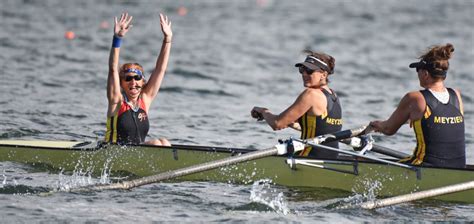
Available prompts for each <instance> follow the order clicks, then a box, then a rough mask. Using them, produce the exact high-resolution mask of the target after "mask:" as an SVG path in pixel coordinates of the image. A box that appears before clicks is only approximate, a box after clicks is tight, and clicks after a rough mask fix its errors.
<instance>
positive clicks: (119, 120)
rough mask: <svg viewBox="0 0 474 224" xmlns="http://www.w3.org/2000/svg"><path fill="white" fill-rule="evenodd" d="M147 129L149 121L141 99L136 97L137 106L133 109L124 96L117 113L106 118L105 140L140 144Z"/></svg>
mask: <svg viewBox="0 0 474 224" xmlns="http://www.w3.org/2000/svg"><path fill="white" fill-rule="evenodd" d="M149 129H150V123H149V121H148V115H147V113H146V110H145V103H144V102H143V99H142V98H139V99H138V108H136V109H135V110H134V109H133V108H132V107H131V106H130V105H129V104H128V103H127V97H126V96H125V97H124V100H123V101H122V103H121V105H120V109H119V110H118V111H117V113H115V114H114V115H113V116H111V117H108V118H107V131H106V134H105V142H109V143H117V144H121V145H123V144H140V143H143V142H144V141H145V137H146V135H147V134H148V130H149Z"/></svg>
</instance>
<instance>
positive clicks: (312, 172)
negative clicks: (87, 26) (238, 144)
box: [0, 140, 474, 203]
mask: <svg viewBox="0 0 474 224" xmlns="http://www.w3.org/2000/svg"><path fill="white" fill-rule="evenodd" d="M255 151H256V150H253V149H242V148H226V147H211V146H196V145H173V146H172V147H165V146H148V145H139V146H118V145H103V146H102V145H100V144H97V143H94V142H78V141H43V140H34V141H27V140H1V141H0V161H2V162H3V161H12V162H19V163H24V164H29V165H34V166H43V167H47V168H48V169H50V170H52V171H53V172H54V171H59V170H63V171H74V170H76V169H77V168H78V167H80V168H83V169H84V170H88V172H90V173H91V174H93V175H100V174H102V173H103V172H104V170H105V171H107V172H110V173H111V175H112V176H124V175H125V176H129V175H131V176H138V177H146V176H150V175H153V174H157V173H163V172H166V171H171V170H176V169H180V168H184V167H189V166H192V165H196V164H201V163H206V162H210V161H215V160H218V159H223V158H229V157H232V156H235V155H239V154H246V153H251V152H255ZM390 162H392V163H394V161H390ZM394 164H395V165H389V164H387V163H385V162H379V161H369V160H367V159H363V158H360V157H354V156H347V155H346V156H340V158H338V159H336V160H320V159H311V158H307V157H298V156H295V157H291V158H288V157H287V156H269V157H265V158H261V159H257V160H254V161H249V162H245V163H241V164H238V165H232V166H229V167H223V168H219V169H215V170H210V171H205V172H200V173H196V174H192V175H188V176H184V177H179V178H177V179H176V180H175V181H183V180H200V181H202V180H204V181H217V182H226V183H243V184H248V183H252V182H254V181H256V180H261V179H271V180H272V181H273V182H274V183H275V184H278V185H282V186H288V187H315V188H330V189H338V190H344V191H347V192H354V193H365V192H368V191H369V189H370V190H371V191H374V192H375V194H376V195H377V196H378V197H389V196H395V195H400V194H407V193H413V192H417V191H421V190H427V189H432V188H437V187H443V186H447V185H451V184H457V183H461V182H466V181H472V180H474V166H473V165H468V166H467V167H466V168H464V169H451V168H436V167H411V168H406V167H402V166H397V165H396V163H394ZM473 195H474V190H472V189H471V190H467V191H462V192H457V193H452V194H447V195H443V196H438V197H436V198H435V199H439V200H445V201H453V202H464V203H474V197H473Z"/></svg>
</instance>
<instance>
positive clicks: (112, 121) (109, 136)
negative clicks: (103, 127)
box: [105, 116, 118, 143]
mask: <svg viewBox="0 0 474 224" xmlns="http://www.w3.org/2000/svg"><path fill="white" fill-rule="evenodd" d="M117 121H118V116H112V117H108V118H107V131H106V132H105V142H111V143H116V142H117Z"/></svg>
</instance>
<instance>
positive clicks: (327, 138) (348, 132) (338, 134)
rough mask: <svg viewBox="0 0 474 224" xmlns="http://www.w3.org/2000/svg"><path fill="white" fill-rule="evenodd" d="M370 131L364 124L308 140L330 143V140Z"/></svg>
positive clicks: (317, 142) (315, 142)
mask: <svg viewBox="0 0 474 224" xmlns="http://www.w3.org/2000/svg"><path fill="white" fill-rule="evenodd" d="M369 132H370V130H368V129H367V126H362V127H359V128H354V129H348V130H344V131H338V132H335V133H331V134H325V135H320V136H317V137H316V138H314V139H311V140H308V142H311V143H314V144H322V143H328V142H333V141H339V140H342V139H346V138H352V137H356V136H359V135H365V134H368V133H369Z"/></svg>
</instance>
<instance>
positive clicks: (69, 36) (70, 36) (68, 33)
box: [64, 31, 76, 40]
mask: <svg viewBox="0 0 474 224" xmlns="http://www.w3.org/2000/svg"><path fill="white" fill-rule="evenodd" d="M75 37H76V34H75V33H74V32H72V31H66V33H64V38H66V39H68V40H72V39H74V38H75Z"/></svg>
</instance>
